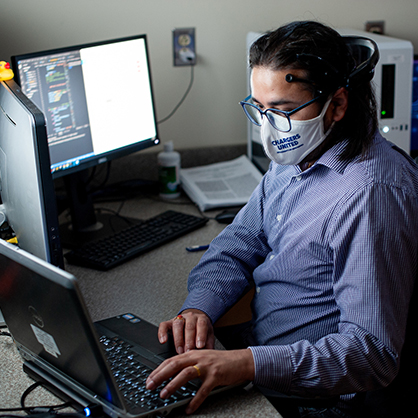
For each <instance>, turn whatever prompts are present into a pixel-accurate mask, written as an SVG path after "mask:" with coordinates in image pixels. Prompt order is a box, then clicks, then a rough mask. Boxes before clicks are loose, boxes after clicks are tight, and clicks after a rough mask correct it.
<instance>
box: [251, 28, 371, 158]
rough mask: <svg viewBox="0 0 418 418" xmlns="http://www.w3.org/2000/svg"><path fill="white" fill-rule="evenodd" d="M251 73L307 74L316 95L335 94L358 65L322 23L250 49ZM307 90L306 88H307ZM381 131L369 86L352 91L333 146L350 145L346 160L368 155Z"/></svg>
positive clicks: (266, 38)
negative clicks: (261, 70)
mask: <svg viewBox="0 0 418 418" xmlns="http://www.w3.org/2000/svg"><path fill="white" fill-rule="evenodd" d="M249 60H250V67H251V68H252V69H253V68H254V67H266V68H270V69H272V70H276V71H278V70H286V69H289V70H291V69H298V70H304V71H305V74H306V79H307V80H309V81H310V82H309V83H306V87H307V88H310V89H311V90H312V93H313V94H314V95H317V94H321V93H325V95H329V94H332V93H334V92H335V91H337V90H338V88H340V87H345V86H346V85H347V81H348V76H349V75H350V73H351V72H352V71H353V70H354V69H355V67H356V62H355V60H354V58H353V56H352V55H351V53H350V50H349V48H348V46H347V44H346V42H345V41H344V37H342V36H341V35H340V34H339V33H338V32H336V31H335V30H333V29H331V28H330V27H328V26H325V25H323V24H321V23H318V22H313V21H301V22H293V23H289V24H287V25H284V26H282V27H280V28H278V29H277V30H275V31H272V32H268V33H266V34H264V35H263V36H261V37H260V38H259V39H257V40H256V41H255V42H254V44H253V45H252V46H251V49H250V58H249ZM304 84H305V83H304ZM377 127H378V121H377V112H376V99H375V96H374V92H373V87H372V85H371V83H370V81H368V80H367V81H361V82H359V83H357V84H356V85H351V84H350V85H349V88H348V108H347V111H346V114H345V116H344V118H343V119H342V120H341V121H339V122H337V123H336V124H335V126H334V128H333V132H332V134H331V135H332V138H334V143H336V142H339V141H342V140H344V139H348V146H347V147H346V148H345V150H344V152H343V153H342V154H341V156H340V157H341V159H352V158H354V157H355V156H357V155H359V154H363V155H364V154H365V153H366V151H367V149H368V148H369V146H370V144H371V143H372V141H373V137H374V135H375V132H376V130H377Z"/></svg>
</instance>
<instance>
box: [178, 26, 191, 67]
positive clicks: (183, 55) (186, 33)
mask: <svg viewBox="0 0 418 418" xmlns="http://www.w3.org/2000/svg"><path fill="white" fill-rule="evenodd" d="M173 64H174V65H175V66H183V65H196V37H195V28H183V29H174V30H173Z"/></svg>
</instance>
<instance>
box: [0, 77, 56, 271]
mask: <svg viewBox="0 0 418 418" xmlns="http://www.w3.org/2000/svg"><path fill="white" fill-rule="evenodd" d="M0 195H1V200H2V204H3V209H2V211H4V213H5V215H6V220H7V222H8V223H9V225H10V227H11V228H12V229H13V231H14V233H15V234H16V237H17V240H18V244H19V246H20V247H21V248H23V249H24V250H26V251H28V252H30V253H32V254H34V255H36V256H37V257H39V258H42V259H43V260H45V261H47V262H49V263H51V264H54V265H56V266H59V267H63V258H62V250H61V245H60V236H59V232H58V215H57V208H56V201H55V191H54V184H53V180H52V177H51V173H50V160H49V154H48V144H47V137H46V130H45V119H44V116H43V114H42V112H41V111H40V110H39V109H38V108H37V107H36V106H35V105H34V104H33V103H32V102H31V101H30V100H28V98H27V97H26V96H25V95H24V94H23V93H22V92H21V90H20V88H19V86H18V85H17V84H16V83H15V82H14V81H13V80H10V81H2V82H1V83H0Z"/></svg>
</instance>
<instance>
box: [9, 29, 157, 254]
mask: <svg viewBox="0 0 418 418" xmlns="http://www.w3.org/2000/svg"><path fill="white" fill-rule="evenodd" d="M12 66H13V69H14V72H15V78H16V81H17V83H18V84H19V85H20V86H21V88H22V91H23V92H24V93H25V94H26V95H27V96H28V98H29V99H31V100H32V101H33V102H34V103H35V104H36V105H37V106H38V107H39V108H40V109H41V110H42V111H43V113H44V115H45V119H46V124H47V134H48V144H49V153H50V159H51V173H52V176H53V178H58V177H63V176H64V178H63V180H64V183H65V186H66V190H67V195H68V197H69V199H70V208H71V224H69V225H66V226H65V227H61V240H62V242H63V245H64V246H68V247H78V246H79V245H81V244H82V243H84V242H86V241H88V240H93V239H97V238H99V237H101V236H104V235H109V234H111V233H113V232H115V229H117V228H118V225H117V223H118V222H119V220H118V219H117V218H115V217H114V216H112V215H107V214H100V215H99V214H97V213H96V212H95V210H94V207H93V203H92V199H91V196H90V194H89V192H88V190H87V186H86V179H87V178H88V169H89V168H91V167H94V166H96V165H98V164H101V163H104V162H108V161H111V160H112V159H114V158H118V157H122V156H125V155H127V154H130V153H133V152H136V151H139V150H142V149H145V148H148V147H151V146H153V145H157V144H159V142H160V141H159V137H158V131H157V121H156V114H155V107H154V97H153V89H152V82H151V72H150V65H149V57H148V48H147V39H146V35H138V36H133V37H128V38H123V39H115V40H109V41H103V42H97V43H91V44H86V45H78V46H73V47H66V48H61V49H55V50H49V51H43V52H35V53H29V54H24V55H17V56H14V57H12ZM123 226H126V224H124V225H123Z"/></svg>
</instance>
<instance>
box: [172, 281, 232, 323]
mask: <svg viewBox="0 0 418 418" xmlns="http://www.w3.org/2000/svg"><path fill="white" fill-rule="evenodd" d="M186 309H199V310H200V311H202V312H204V313H205V314H206V315H207V316H208V317H209V318H210V320H211V321H212V324H214V323H215V322H216V321H217V320H218V319H219V318H220V317H221V316H222V315H223V314H224V313H225V311H226V310H227V307H226V306H225V304H224V303H223V301H222V300H221V298H219V296H218V295H216V294H215V293H213V292H212V291H210V290H208V289H195V290H193V291H191V292H190V293H189V294H188V296H187V298H186V300H185V301H184V304H183V306H182V307H181V309H180V312H182V311H184V310H186Z"/></svg>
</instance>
